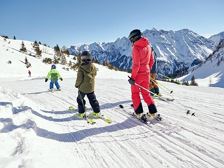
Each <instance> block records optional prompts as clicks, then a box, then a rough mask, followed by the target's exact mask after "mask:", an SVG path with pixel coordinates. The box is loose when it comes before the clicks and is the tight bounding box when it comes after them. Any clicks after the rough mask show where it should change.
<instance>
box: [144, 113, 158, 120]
mask: <svg viewBox="0 0 224 168" xmlns="http://www.w3.org/2000/svg"><path fill="white" fill-rule="evenodd" d="M146 116H147V120H150V121H152V120H157V121H161V120H162V118H161V116H160V114H157V113H147V114H146Z"/></svg>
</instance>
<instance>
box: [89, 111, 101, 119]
mask: <svg viewBox="0 0 224 168" xmlns="http://www.w3.org/2000/svg"><path fill="white" fill-rule="evenodd" d="M88 117H91V118H100V117H101V115H100V113H99V112H92V113H90V114H89V115H88Z"/></svg>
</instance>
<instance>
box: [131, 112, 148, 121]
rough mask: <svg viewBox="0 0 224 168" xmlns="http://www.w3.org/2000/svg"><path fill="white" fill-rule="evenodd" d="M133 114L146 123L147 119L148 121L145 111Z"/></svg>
mask: <svg viewBox="0 0 224 168" xmlns="http://www.w3.org/2000/svg"><path fill="white" fill-rule="evenodd" d="M133 115H134V116H135V117H136V118H137V119H139V120H140V121H142V122H144V123H147V121H148V119H147V117H146V115H145V114H143V113H140V114H136V113H133Z"/></svg>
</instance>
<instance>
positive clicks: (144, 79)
mask: <svg viewBox="0 0 224 168" xmlns="http://www.w3.org/2000/svg"><path fill="white" fill-rule="evenodd" d="M149 80H150V75H149V74H138V75H137V77H136V79H135V83H137V84H139V85H140V86H142V87H144V88H146V89H149ZM140 93H141V95H142V98H143V100H144V101H145V103H146V104H147V105H148V106H149V105H150V104H154V100H153V99H152V97H151V95H150V93H149V92H147V91H146V90H144V89H141V88H139V87H138V86H136V85H131V94H132V102H133V107H134V110H136V109H137V108H138V107H139V105H140V104H141V98H140Z"/></svg>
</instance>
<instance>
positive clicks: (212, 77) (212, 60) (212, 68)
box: [180, 40, 224, 87]
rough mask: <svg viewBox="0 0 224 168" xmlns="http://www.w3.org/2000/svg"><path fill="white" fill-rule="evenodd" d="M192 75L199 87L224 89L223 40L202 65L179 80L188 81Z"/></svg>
mask: <svg viewBox="0 0 224 168" xmlns="http://www.w3.org/2000/svg"><path fill="white" fill-rule="evenodd" d="M193 75H194V77H195V78H196V82H197V83H198V84H199V85H200V86H214V87H224V40H222V41H220V44H219V45H218V46H217V49H216V50H215V51H214V52H213V53H212V54H211V55H210V56H209V57H208V58H207V60H206V61H205V62H204V63H202V64H200V65H199V66H196V67H195V68H193V69H192V71H191V72H190V73H189V74H188V75H186V76H183V77H181V78H180V79H181V80H188V81H189V80H191V78H192V76H193Z"/></svg>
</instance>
